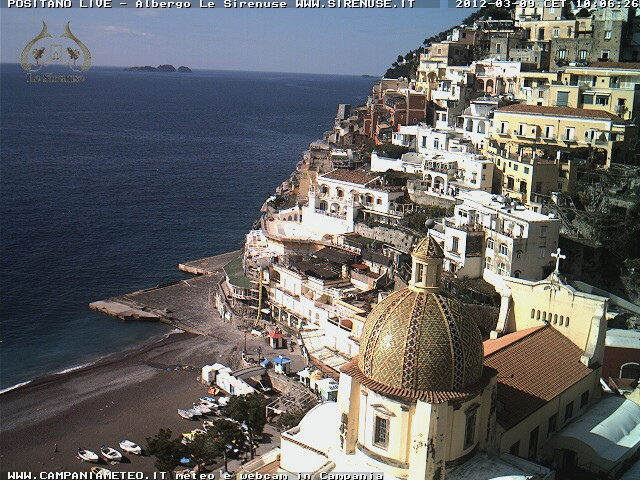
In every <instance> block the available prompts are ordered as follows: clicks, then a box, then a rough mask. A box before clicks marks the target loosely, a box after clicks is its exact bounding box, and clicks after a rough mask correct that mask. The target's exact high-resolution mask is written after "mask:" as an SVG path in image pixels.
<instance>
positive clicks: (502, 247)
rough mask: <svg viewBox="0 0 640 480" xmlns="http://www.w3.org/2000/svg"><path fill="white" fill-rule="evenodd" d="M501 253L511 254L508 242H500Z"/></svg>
mask: <svg viewBox="0 0 640 480" xmlns="http://www.w3.org/2000/svg"><path fill="white" fill-rule="evenodd" d="M500 255H509V249H508V248H507V244H506V243H501V244H500Z"/></svg>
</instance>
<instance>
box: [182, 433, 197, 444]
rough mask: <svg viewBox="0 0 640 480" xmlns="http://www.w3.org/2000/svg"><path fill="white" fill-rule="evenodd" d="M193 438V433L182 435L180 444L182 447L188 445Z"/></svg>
mask: <svg viewBox="0 0 640 480" xmlns="http://www.w3.org/2000/svg"><path fill="white" fill-rule="evenodd" d="M194 436H195V435H194V433H193V432H187V433H183V434H182V440H180V443H182V444H183V445H188V444H189V443H191V441H192V440H193V437H194Z"/></svg>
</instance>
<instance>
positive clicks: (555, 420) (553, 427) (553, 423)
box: [547, 413, 558, 438]
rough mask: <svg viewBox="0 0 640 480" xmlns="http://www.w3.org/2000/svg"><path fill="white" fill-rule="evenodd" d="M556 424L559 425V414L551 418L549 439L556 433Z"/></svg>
mask: <svg viewBox="0 0 640 480" xmlns="http://www.w3.org/2000/svg"><path fill="white" fill-rule="evenodd" d="M556 423H558V414H557V413H554V414H553V415H551V416H550V417H549V426H548V428H547V438H549V437H550V436H551V434H552V433H553V432H555V431H556Z"/></svg>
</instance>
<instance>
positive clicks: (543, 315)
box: [542, 312, 547, 322]
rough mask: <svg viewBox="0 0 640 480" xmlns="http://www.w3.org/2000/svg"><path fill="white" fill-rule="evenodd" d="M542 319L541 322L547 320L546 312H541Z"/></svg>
mask: <svg viewBox="0 0 640 480" xmlns="http://www.w3.org/2000/svg"><path fill="white" fill-rule="evenodd" d="M542 321H543V322H546V321H547V312H542Z"/></svg>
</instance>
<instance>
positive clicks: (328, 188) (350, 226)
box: [302, 170, 404, 236]
mask: <svg viewBox="0 0 640 480" xmlns="http://www.w3.org/2000/svg"><path fill="white" fill-rule="evenodd" d="M340 172H346V173H344V174H342V173H340ZM351 173H353V171H341V170H334V172H329V173H328V174H325V175H321V176H319V177H318V183H317V184H316V185H312V186H311V188H310V189H309V203H308V205H306V206H305V207H303V216H302V218H303V219H302V224H303V225H304V226H305V228H307V229H308V230H312V231H317V232H322V233H323V234H325V235H326V234H328V235H334V236H335V235H340V234H343V233H350V232H353V230H354V221H355V220H356V218H357V216H358V213H359V212H360V211H361V210H362V211H364V212H365V213H366V214H369V215H374V216H376V217H380V218H381V219H383V220H384V221H387V222H389V223H393V222H394V221H397V220H398V219H400V218H402V216H403V215H404V211H403V210H402V208H403V207H402V206H401V204H399V203H398V202H397V200H399V199H400V198H402V197H403V196H404V191H403V190H402V189H401V188H395V187H385V186H383V185H382V182H381V180H380V177H376V176H371V175H367V174H364V172H362V173H361V174H359V177H360V179H361V180H357V181H349V180H348V178H349V176H350V174H351ZM332 174H335V175H333V176H332ZM335 177H338V178H335Z"/></svg>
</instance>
